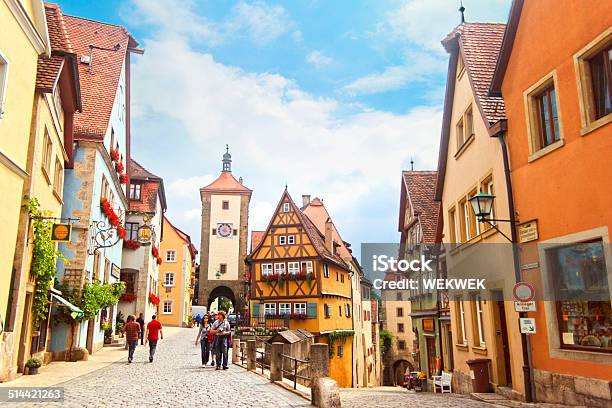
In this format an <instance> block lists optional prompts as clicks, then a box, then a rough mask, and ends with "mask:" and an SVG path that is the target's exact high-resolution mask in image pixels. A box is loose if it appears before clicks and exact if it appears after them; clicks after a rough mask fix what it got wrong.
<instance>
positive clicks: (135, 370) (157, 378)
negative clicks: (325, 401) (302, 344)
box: [19, 329, 494, 408]
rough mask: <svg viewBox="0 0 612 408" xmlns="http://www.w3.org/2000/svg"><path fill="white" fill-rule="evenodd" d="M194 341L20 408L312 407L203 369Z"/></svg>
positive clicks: (388, 400) (398, 396) (361, 398)
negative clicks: (60, 397)
mask: <svg viewBox="0 0 612 408" xmlns="http://www.w3.org/2000/svg"><path fill="white" fill-rule="evenodd" d="M195 336H196V331H195V330H189V329H184V330H180V332H178V333H176V334H174V335H171V336H168V337H167V339H166V340H162V341H160V344H159V346H158V350H157V354H156V358H155V361H154V362H153V363H152V364H150V363H149V362H148V347H143V346H139V347H138V349H137V351H136V357H135V361H134V362H133V363H132V364H127V362H126V360H125V359H122V360H119V361H117V362H114V363H112V364H110V365H108V366H106V367H104V368H101V369H99V370H97V371H93V372H90V373H87V374H85V375H82V376H80V377H77V378H75V379H73V380H70V381H67V382H64V383H61V384H57V385H56V386H59V387H64V388H65V400H64V402H63V403H44V404H43V403H36V404H25V403H20V404H19V407H30V406H32V407H40V406H42V405H44V406H50V407H55V406H61V407H84V406H87V407H102V406H117V407H137V406H142V405H151V406H159V407H175V408H176V407H191V406H197V407H208V406H215V407H233V408H238V407H249V408H258V407H265V408H275V407H306V406H310V404H309V402H308V401H306V400H304V399H303V398H301V397H298V396H297V395H294V394H292V393H291V392H289V391H287V390H285V389H283V388H282V387H280V386H277V385H274V384H271V383H270V382H269V381H267V380H266V379H264V378H262V377H260V376H259V375H256V374H253V373H248V372H246V370H244V369H242V368H240V367H237V366H235V365H232V366H231V367H230V369H229V370H226V371H215V369H214V368H213V367H206V368H203V367H202V366H201V365H200V360H199V359H200V355H199V348H196V347H195V346H194V343H193V341H194V338H195ZM126 354H127V352H126ZM230 354H231V353H230ZM77 364H87V363H77ZM19 385H20V386H24V385H26V384H23V383H22V384H19ZM341 398H342V406H343V407H350V408H361V407H393V408H396V407H419V408H429V407H449V408H450V407H468V408H480V407H482V408H491V407H494V405H490V404H487V403H483V402H478V401H474V400H471V399H469V398H465V397H458V396H449V395H444V396H442V395H440V394H431V393H423V394H415V393H411V392H407V391H406V390H404V389H400V388H392V387H380V388H375V389H345V390H342V391H341Z"/></svg>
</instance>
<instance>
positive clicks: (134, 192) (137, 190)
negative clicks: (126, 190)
mask: <svg viewBox="0 0 612 408" xmlns="http://www.w3.org/2000/svg"><path fill="white" fill-rule="evenodd" d="M141 189H142V184H141V183H131V184H130V200H140V197H141Z"/></svg>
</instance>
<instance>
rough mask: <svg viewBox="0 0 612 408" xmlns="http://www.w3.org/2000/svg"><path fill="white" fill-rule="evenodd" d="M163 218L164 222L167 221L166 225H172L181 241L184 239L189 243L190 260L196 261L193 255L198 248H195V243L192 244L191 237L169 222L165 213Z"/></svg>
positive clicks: (196, 252)
mask: <svg viewBox="0 0 612 408" xmlns="http://www.w3.org/2000/svg"><path fill="white" fill-rule="evenodd" d="M164 220H166V222H167V223H168V225H170V226H171V227H172V229H173V230H174V231H176V233H177V235H178V236H179V237H180V238H181V239H182V240H183V241H184V242H185V243H186V244H188V245H189V252H190V253H191V260H192V262H195V261H196V259H195V257H196V255H197V254H198V250H197V249H196V247H195V245H193V244H192V243H191V237H190V236H189V235H188V234H187V233H185V232H183V231H182V230H181V229H179V228H178V227H176V226H175V225H174V224H172V223H171V222H170V220H169V219H168V217H166V216H165V215H164ZM162 242H163V241H162ZM162 245H163V244H162Z"/></svg>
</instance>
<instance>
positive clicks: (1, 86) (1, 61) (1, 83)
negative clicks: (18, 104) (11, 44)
mask: <svg viewBox="0 0 612 408" xmlns="http://www.w3.org/2000/svg"><path fill="white" fill-rule="evenodd" d="M8 75H9V60H8V58H6V56H5V55H4V54H3V53H2V51H1V50H0V119H2V118H3V117H4V113H5V111H4V102H5V101H6V88H7V87H8Z"/></svg>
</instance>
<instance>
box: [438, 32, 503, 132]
mask: <svg viewBox="0 0 612 408" xmlns="http://www.w3.org/2000/svg"><path fill="white" fill-rule="evenodd" d="M505 29H506V25H505V24H502V23H463V24H461V25H459V26H457V27H456V28H455V29H454V30H453V31H451V32H450V34H448V35H447V36H446V38H445V39H444V40H443V41H442V43H443V44H444V46H445V47H446V48H447V49H449V47H451V42H453V41H454V40H458V41H459V43H460V46H461V52H462V55H463V58H464V62H465V66H466V68H467V72H468V75H469V77H470V82H471V83H472V87H473V88H474V93H475V94H476V101H477V103H478V104H479V106H480V108H481V111H482V113H483V115H484V117H485V119H486V120H487V121H488V122H489V125H492V124H494V123H495V122H497V121H498V120H501V119H505V118H506V111H505V106H504V100H503V99H502V98H501V97H498V96H489V87H490V85H491V79H492V78H493V74H494V73H495V67H496V65H497V57H498V55H499V51H500V49H501V45H502V41H503V39H504V31H505Z"/></svg>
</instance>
